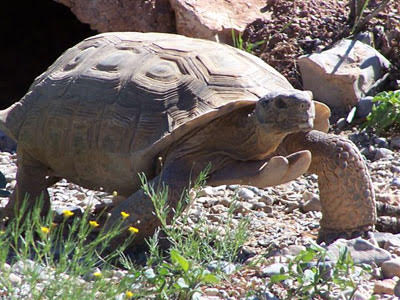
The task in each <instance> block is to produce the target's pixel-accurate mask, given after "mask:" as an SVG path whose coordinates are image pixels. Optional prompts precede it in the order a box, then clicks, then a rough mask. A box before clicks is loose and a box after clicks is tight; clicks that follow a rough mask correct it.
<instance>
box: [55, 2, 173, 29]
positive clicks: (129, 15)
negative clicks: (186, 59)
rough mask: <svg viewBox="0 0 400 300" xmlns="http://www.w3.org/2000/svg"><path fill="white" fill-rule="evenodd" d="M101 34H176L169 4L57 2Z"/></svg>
mask: <svg viewBox="0 0 400 300" xmlns="http://www.w3.org/2000/svg"><path fill="white" fill-rule="evenodd" d="M55 1H56V2H59V3H62V4H64V5H66V6H68V7H69V8H71V11H72V12H73V13H74V14H75V15H76V17H77V18H78V19H79V21H81V22H82V23H87V24H90V27H91V28H92V29H94V30H97V31H99V32H106V31H141V32H148V31H158V32H175V18H174V13H173V11H172V8H171V5H170V4H169V0H140V1H136V0H118V1H116V0H90V1H88V0H55Z"/></svg>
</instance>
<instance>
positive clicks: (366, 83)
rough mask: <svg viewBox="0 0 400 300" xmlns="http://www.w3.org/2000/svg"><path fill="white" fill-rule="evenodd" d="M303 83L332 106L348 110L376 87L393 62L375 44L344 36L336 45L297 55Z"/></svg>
mask: <svg viewBox="0 0 400 300" xmlns="http://www.w3.org/2000/svg"><path fill="white" fill-rule="evenodd" d="M298 65H299V68H300V73H301V77H302V80H303V87H304V89H306V90H311V91H312V92H313V94H314V98H315V99H317V100H319V101H322V102H324V103H326V104H327V105H329V106H330V107H332V108H338V109H342V110H345V111H349V110H350V108H351V107H353V106H355V105H357V103H358V102H359V100H360V99H361V98H362V97H364V96H366V95H367V94H368V92H369V91H370V90H371V89H372V88H374V87H375V84H376V83H377V81H378V80H380V79H381V78H382V77H383V76H384V75H385V73H386V70H387V69H388V68H389V66H390V62H389V61H388V60H387V59H386V58H385V57H384V56H383V55H381V54H380V53H379V52H378V51H377V50H375V49H374V48H372V47H370V46H368V45H366V44H364V43H362V42H360V41H352V40H347V39H344V40H342V41H340V42H339V43H337V44H336V45H335V46H334V47H333V48H331V49H329V50H326V51H323V52H320V53H314V54H311V55H306V56H301V57H300V58H299V59H298Z"/></svg>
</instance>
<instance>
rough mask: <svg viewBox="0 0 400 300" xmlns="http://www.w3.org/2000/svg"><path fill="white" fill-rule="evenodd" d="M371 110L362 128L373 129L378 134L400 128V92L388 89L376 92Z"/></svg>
mask: <svg viewBox="0 0 400 300" xmlns="http://www.w3.org/2000/svg"><path fill="white" fill-rule="evenodd" d="M372 101H373V102H374V105H373V107H372V112H371V113H370V114H369V115H368V116H367V120H366V122H365V123H364V124H363V126H362V127H363V128H372V129H375V130H376V132H377V133H378V134H380V133H383V132H387V131H391V130H396V131H399V130H400V92H399V91H396V92H394V91H389V92H382V93H379V94H377V95H376V96H375V97H374V98H373V100H372Z"/></svg>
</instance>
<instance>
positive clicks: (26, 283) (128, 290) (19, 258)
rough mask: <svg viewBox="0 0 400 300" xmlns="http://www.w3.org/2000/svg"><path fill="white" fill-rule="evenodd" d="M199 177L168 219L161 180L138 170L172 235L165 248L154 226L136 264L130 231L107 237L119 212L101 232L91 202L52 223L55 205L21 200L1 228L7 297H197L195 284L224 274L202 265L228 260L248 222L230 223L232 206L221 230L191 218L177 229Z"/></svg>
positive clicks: (1, 291)
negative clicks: (48, 208) (47, 208)
mask: <svg viewBox="0 0 400 300" xmlns="http://www.w3.org/2000/svg"><path fill="white" fill-rule="evenodd" d="M205 177H206V174H205V173H202V174H201V175H200V177H199V179H198V180H197V181H196V182H195V184H194V186H193V189H192V191H194V193H195V195H194V196H193V195H192V196H190V197H189V193H185V194H184V196H183V197H182V199H181V202H180V204H179V205H178V207H177V208H176V210H175V211H174V213H175V216H174V217H173V218H172V221H171V222H169V223H167V216H168V214H169V212H170V208H169V207H168V205H167V194H168V190H167V187H157V188H155V187H153V186H151V185H150V184H148V183H147V180H146V178H145V177H144V176H141V179H142V183H143V189H144V191H145V192H146V193H147V194H148V195H149V196H150V197H151V200H152V201H153V203H154V207H155V214H156V215H157V217H158V218H159V219H160V222H161V224H162V226H161V230H162V231H163V232H164V234H165V236H166V238H167V239H168V241H169V242H170V247H169V248H168V249H167V250H165V249H161V247H160V245H159V235H160V231H157V232H156V233H155V235H154V236H153V237H151V238H149V240H148V246H149V250H148V253H147V262H146V263H145V265H137V264H135V262H134V261H133V260H132V259H131V258H130V255H129V253H130V252H129V251H130V250H129V248H128V246H129V245H130V244H131V243H132V242H134V236H135V232H136V231H134V230H131V231H129V233H128V235H127V236H128V237H127V239H126V240H125V242H124V243H122V244H121V245H115V244H112V242H113V239H114V238H115V237H116V236H119V235H120V234H121V232H126V231H127V229H126V227H124V226H123V225H122V224H123V222H122V221H123V216H121V222H117V224H116V225H115V226H114V227H113V228H112V229H110V230H108V231H107V232H105V231H104V229H99V228H102V225H104V224H99V223H100V221H99V220H100V218H99V219H92V218H91V215H90V214H89V209H88V210H86V211H85V212H84V214H83V216H82V217H75V216H73V213H72V212H70V211H64V212H63V215H64V219H63V221H62V222H61V223H59V224H55V223H54V222H53V220H54V212H49V213H48V214H47V215H46V216H44V217H42V216H41V215H40V211H41V205H40V203H41V201H37V202H38V204H37V205H35V207H33V208H32V209H26V205H22V207H21V208H20V209H19V211H16V212H15V215H16V217H15V219H13V220H11V221H9V223H8V224H7V226H6V227H4V228H3V230H2V231H1V232H0V295H1V296H4V297H6V299H25V298H26V299H28V298H29V299H79V300H82V299H197V298H199V297H200V296H201V290H200V289H199V288H200V286H202V285H208V284H215V283H217V282H219V281H220V279H221V278H222V277H223V274H222V272H221V270H218V269H216V270H215V271H213V272H214V273H211V272H210V271H209V270H208V269H207V264H208V263H210V262H211V261H214V260H223V261H234V260H235V258H236V256H237V254H238V251H239V250H240V247H241V246H242V245H243V243H244V242H245V240H246V237H247V233H246V229H247V224H248V220H246V219H243V220H242V221H240V222H239V225H238V226H237V227H234V226H232V222H231V218H232V213H231V214H230V216H229V217H228V219H227V220H226V222H225V224H224V225H223V228H224V231H225V232H226V234H225V235H223V236H221V235H219V234H218V232H217V231H216V230H215V229H211V228H210V227H209V226H208V225H207V221H206V220H204V219H203V220H200V221H199V222H198V223H197V224H194V225H192V229H193V230H192V231H190V232H185V233H183V231H182V228H183V227H185V226H186V227H187V226H188V216H187V213H186V211H185V210H184V209H183V208H184V207H185V205H184V204H185V202H190V201H193V199H194V198H195V197H196V193H197V192H198V190H199V189H200V188H201V186H202V184H203V183H204V180H205ZM25 203H26V202H25ZM232 211H233V210H231V212H232ZM129 228H131V227H129ZM97 231H98V232H97ZM110 246H112V247H111V249H113V250H112V251H109V250H110ZM16 265H21V266H23V267H22V268H20V269H19V270H18V275H19V276H20V277H22V278H23V279H22V281H21V282H20V283H17V284H16V282H15V279H13V276H11V273H13V272H16V271H15V266H16ZM10 266H11V267H10ZM121 270H122V271H121ZM117 271H119V272H123V276H122V277H119V278H118V279H116V278H115V277H113V276H114V275H113V274H115V272H117ZM14 277H15V276H14Z"/></svg>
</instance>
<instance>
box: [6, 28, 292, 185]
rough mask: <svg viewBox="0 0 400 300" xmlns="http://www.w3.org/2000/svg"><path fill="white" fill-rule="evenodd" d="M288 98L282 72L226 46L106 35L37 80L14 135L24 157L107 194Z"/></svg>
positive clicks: (160, 36) (11, 123)
mask: <svg viewBox="0 0 400 300" xmlns="http://www.w3.org/2000/svg"><path fill="white" fill-rule="evenodd" d="M287 89H293V87H292V86H291V85H290V83H289V82H288V81H287V80H286V79H285V78H284V77H283V76H282V75H281V74H280V73H278V72H277V71H276V70H275V69H273V68H272V67H270V66H269V65H267V64H266V63H265V62H263V61H262V60H261V59H259V58H257V57H255V56H252V55H250V54H248V53H246V52H244V51H241V50H238V49H236V48H233V47H230V46H227V45H223V44H218V43H215V42H211V41H206V40H200V39H193V38H187V37H183V36H179V35H173V34H164V33H133V32H120V33H117V32H113V33H104V34H99V35H96V36H94V37H90V38H87V39H85V40H84V41H82V42H81V43H79V44H77V45H76V46H74V47H72V48H70V49H69V50H67V51H66V52H65V53H64V54H63V55H62V56H61V57H60V58H58V59H57V60H56V61H55V62H54V64H53V65H52V66H50V67H49V68H48V70H47V71H46V72H45V73H43V74H42V75H40V76H39V77H38V78H36V80H35V81H34V82H33V84H32V85H31V87H30V89H29V91H28V93H27V94H26V95H25V97H24V98H23V99H22V100H21V101H20V102H19V103H17V105H14V106H13V107H12V108H11V110H10V112H9V116H8V119H7V126H8V128H9V129H10V132H11V135H12V136H14V138H15V139H16V140H17V141H18V145H19V147H23V148H24V150H26V152H27V153H32V156H34V157H35V158H36V159H38V160H40V161H41V162H42V163H44V164H47V165H49V166H50V167H51V169H53V170H54V172H55V173H56V174H57V172H62V173H63V176H62V177H66V178H68V177H70V178H74V182H77V181H78V184H81V185H83V186H85V185H86V186H90V182H100V183H99V184H100V185H103V186H104V185H107V183H108V182H109V181H110V180H111V177H112V176H115V174H116V171H117V170H118V172H124V171H121V170H126V171H125V173H123V174H120V173H118V174H120V175H121V176H124V175H125V176H126V179H125V180H126V184H127V186H128V182H129V184H130V185H132V174H134V173H135V172H136V171H144V172H145V173H147V174H148V175H151V172H154V171H151V170H153V169H154V164H155V162H154V161H155V158H157V155H158V154H159V153H160V152H162V151H163V150H164V149H166V148H167V147H168V146H169V145H171V144H172V143H174V142H175V141H177V140H179V139H180V138H182V137H183V136H184V135H186V134H188V133H189V132H191V131H192V130H194V129H195V128H198V127H201V126H205V124H207V123H208V122H210V121H211V120H213V119H215V118H218V117H221V116H223V115H225V114H227V113H229V112H231V111H233V110H235V109H237V108H239V107H243V106H248V105H255V102H256V101H257V100H258V99H259V98H260V97H262V96H264V95H265V94H267V93H268V92H271V91H279V90H287ZM71 161H73V162H74V163H73V164H71ZM94 165H96V166H94ZM127 165H128V166H129V168H127V167H126V166H127ZM87 169H90V172H88V171H87ZM77 177H78V178H79V180H77ZM93 177H96V179H93ZM85 183H87V184H85ZM91 188H93V187H92V186H91Z"/></svg>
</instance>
